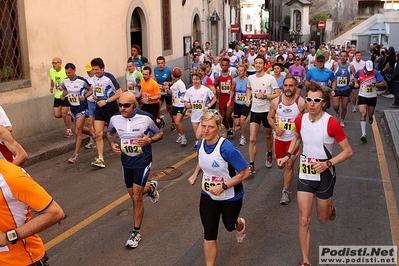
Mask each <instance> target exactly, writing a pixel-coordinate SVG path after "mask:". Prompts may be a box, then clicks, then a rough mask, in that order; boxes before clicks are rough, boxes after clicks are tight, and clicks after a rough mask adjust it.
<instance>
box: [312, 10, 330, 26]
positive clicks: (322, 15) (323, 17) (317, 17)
mask: <svg viewBox="0 0 399 266" xmlns="http://www.w3.org/2000/svg"><path fill="white" fill-rule="evenodd" d="M329 18H331V14H327V13H324V12H322V11H320V12H317V13H316V14H314V15H313V16H312V17H311V18H310V19H309V24H311V25H317V23H319V21H324V22H325V21H326V20H327V19H329Z"/></svg>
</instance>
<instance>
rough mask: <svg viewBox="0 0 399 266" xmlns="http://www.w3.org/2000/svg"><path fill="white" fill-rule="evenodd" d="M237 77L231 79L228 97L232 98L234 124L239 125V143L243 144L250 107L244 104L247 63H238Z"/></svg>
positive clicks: (244, 142)
mask: <svg viewBox="0 0 399 266" xmlns="http://www.w3.org/2000/svg"><path fill="white" fill-rule="evenodd" d="M237 70H238V77H236V78H234V79H233V86H232V90H230V99H229V102H231V99H234V124H235V126H239V127H240V133H241V137H240V142H239V143H240V145H241V146H244V145H245V144H246V143H247V141H246V139H245V135H246V131H247V117H248V114H249V111H250V107H248V106H246V102H247V100H246V97H247V84H248V78H247V77H246V76H245V73H246V72H248V66H247V65H238V68H237Z"/></svg>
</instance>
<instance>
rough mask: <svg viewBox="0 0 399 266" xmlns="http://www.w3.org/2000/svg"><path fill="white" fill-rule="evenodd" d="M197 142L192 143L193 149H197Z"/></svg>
mask: <svg viewBox="0 0 399 266" xmlns="http://www.w3.org/2000/svg"><path fill="white" fill-rule="evenodd" d="M197 144H198V140H196V141H195V142H194V149H197Z"/></svg>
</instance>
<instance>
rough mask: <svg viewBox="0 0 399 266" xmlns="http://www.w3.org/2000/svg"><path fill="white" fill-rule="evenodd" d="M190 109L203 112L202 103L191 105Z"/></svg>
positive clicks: (197, 102)
mask: <svg viewBox="0 0 399 266" xmlns="http://www.w3.org/2000/svg"><path fill="white" fill-rule="evenodd" d="M191 108H192V109H193V110H203V109H204V101H199V100H198V101H196V102H193V103H191Z"/></svg>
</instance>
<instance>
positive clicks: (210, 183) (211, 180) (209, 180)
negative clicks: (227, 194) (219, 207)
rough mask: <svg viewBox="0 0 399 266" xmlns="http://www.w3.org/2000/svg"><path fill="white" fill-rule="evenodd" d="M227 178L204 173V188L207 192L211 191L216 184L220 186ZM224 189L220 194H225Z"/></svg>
mask: <svg viewBox="0 0 399 266" xmlns="http://www.w3.org/2000/svg"><path fill="white" fill-rule="evenodd" d="M224 180H225V178H224V177H219V176H208V175H205V174H204V175H203V177H202V190H203V191H205V192H209V189H210V188H211V187H214V186H218V185H220V184H222V183H224ZM223 194H224V190H223V191H222V193H220V194H219V195H218V196H220V195H223Z"/></svg>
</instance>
